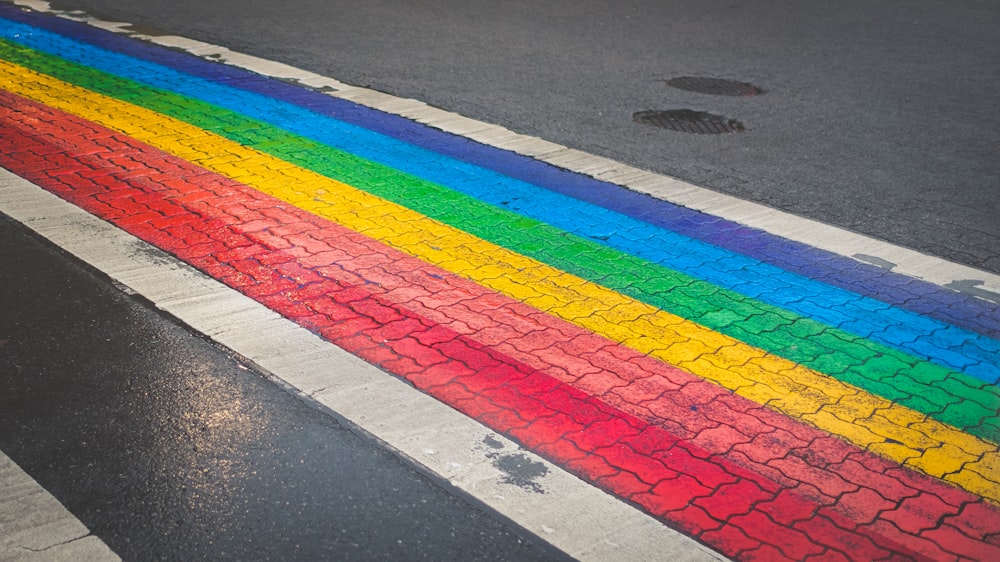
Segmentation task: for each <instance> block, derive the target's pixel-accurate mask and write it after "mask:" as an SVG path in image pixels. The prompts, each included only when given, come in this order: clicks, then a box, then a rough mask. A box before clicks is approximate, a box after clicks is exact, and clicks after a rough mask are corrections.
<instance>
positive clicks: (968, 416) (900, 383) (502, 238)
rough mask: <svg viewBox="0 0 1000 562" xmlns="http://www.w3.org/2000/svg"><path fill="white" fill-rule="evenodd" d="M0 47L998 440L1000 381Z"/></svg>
mask: <svg viewBox="0 0 1000 562" xmlns="http://www.w3.org/2000/svg"><path fill="white" fill-rule="evenodd" d="M0 56H3V57H4V58H5V59H7V60H9V61H11V62H14V63H16V64H20V65H22V66H25V67H28V68H32V69H33V70H36V71H39V72H43V73H46V74H49V75H51V76H53V77H56V78H59V79H60V80H64V81H66V82H69V83H72V84H75V85H77V86H80V87H84V88H87V89H90V90H92V91H95V92H98V93H101V94H104V95H107V96H109V97H113V98H116V99H120V100H122V101H126V102H128V103H132V104H134V105H138V106H141V107H144V108H146V109H149V110H152V111H156V112H158V113H161V114H163V115H168V116H170V117H173V118H176V119H179V120H182V121H185V122H187V123H190V124H192V125H195V126H197V127H200V128H203V129H205V130H207V131H211V132H213V133H215V134H218V135H220V136H223V137H225V138H228V139H230V140H232V141H235V142H238V143H240V144H243V145H246V146H249V147H252V148H255V149H257V150H261V151H262V152H266V153H268V154H270V155H272V156H275V157H277V158H281V159H283V160H286V161H288V162H290V163H292V164H295V165H298V166H301V167H303V168H306V169H309V170H312V171H314V172H317V173H319V174H322V175H325V176H327V177H330V178H333V179H337V180H339V181H343V182H345V183H347V184H349V185H352V186H354V187H356V188H358V189H362V190H365V191H367V192H369V193H372V194H374V195H376V196H379V197H382V198H384V199H387V200H390V201H393V202H395V203H397V204H401V205H404V206H406V207H409V208H411V209H413V210H414V211H417V212H419V213H422V214H424V215H426V216H428V217H431V218H434V219H436V220H439V221H441V222H444V223H446V224H448V225H450V226H453V227H455V228H459V229H462V230H464V231H466V232H468V233H470V234H473V235H475V236H478V237H480V238H482V239H484V240H488V241H490V242H493V243H495V244H498V245H501V246H504V247H506V248H509V249H511V250H513V251H516V252H519V253H521V254H524V255H526V256H530V257H532V258H534V259H537V260H539V261H542V262H544V263H546V264H548V265H550V266H553V267H557V268H560V269H563V270H564V271H567V272H569V273H572V274H574V275H577V276H579V277H582V278H585V279H588V280H591V281H594V282H596V283H599V284H601V285H603V286H605V287H608V288H610V289H613V290H616V291H619V292H621V293H622V294H625V295H628V296H630V297H632V298H635V299H637V300H641V301H643V302H646V303H647V304H650V305H653V306H656V307H659V308H661V309H663V310H666V311H668V312H671V313H673V314H676V315H678V316H681V317H684V318H686V319H689V320H691V321H693V322H696V323H698V324H701V325H702V326H705V327H708V328H711V329H713V330H716V331H719V332H721V333H723V334H726V335H728V336H730V337H734V338H737V339H739V340H741V341H744V342H745V343H747V344H749V345H752V346H754V347H758V348H760V349H763V350H765V351H768V352H770V353H773V354H775V355H778V356H781V357H785V358H787V359H790V360H792V361H795V362H798V363H800V364H802V365H804V366H806V367H809V368H811V369H814V370H817V371H819V372H822V373H824V374H827V375H830V376H834V377H836V378H838V379H839V380H842V381H844V382H846V383H849V384H852V385H855V386H858V387H859V388H863V389H865V390H866V391H868V392H872V393H874V394H878V395H880V396H882V397H884V398H886V399H889V400H893V401H896V402H897V403H899V404H901V405H904V406H906V407H908V408H912V409H914V410H917V411H920V412H923V413H925V414H927V415H929V416H931V417H933V418H935V419H937V420H939V421H941V422H944V423H948V424H951V425H953V426H956V427H959V428H961V429H963V430H965V431H967V432H969V433H971V434H973V435H976V436H978V437H981V438H984V439H989V440H991V441H994V442H996V441H1000V419H998V415H997V411H998V409H1000V389H998V388H997V387H993V386H991V385H988V384H984V383H982V381H979V380H977V379H975V378H973V377H970V376H967V375H964V374H962V373H957V372H954V371H950V370H948V369H945V368H943V367H939V366H937V365H934V364H933V363H930V362H927V361H923V360H920V359H918V358H916V357H913V356H910V355H908V354H905V353H903V352H900V351H897V350H894V349H892V348H889V347H887V346H882V345H879V344H877V343H874V342H871V341H869V340H866V339H864V338H860V337H858V336H854V335H852V334H849V333H847V332H844V331H842V330H837V329H836V328H833V327H830V326H827V325H825V324H822V323H819V322H816V321H814V320H812V319H809V318H806V317H802V316H799V315H796V314H793V313H791V312H788V311H785V310H782V309H780V308H778V307H774V306H771V305H767V304H764V303H761V302H759V301H756V300H754V299H749V298H746V297H744V296H742V295H740V294H738V293H735V292H733V291H729V290H725V289H722V288H719V287H717V286H715V285H712V284H710V283H707V282H704V281H701V280H698V279H695V278H693V277H690V276H687V275H684V274H681V273H679V272H676V271H674V270H671V269H668V268H664V267H662V266H660V265H657V264H653V263H651V262H648V261H646V260H643V259H640V258H637V257H635V256H632V255H630V254H627V253H624V252H621V251H618V250H614V249H612V248H608V247H605V246H603V245H600V244H597V243H595V242H593V241H590V240H587V239H584V238H581V237H578V236H575V235H572V234H569V233H567V232H565V231H562V230H560V229H557V228H555V227H552V226H550V225H548V224H545V223H542V222H539V221H537V220H534V219H529V218H525V217H522V216H520V215H518V214H516V213H513V212H510V211H506V210H503V209H500V208H497V207H494V206H492V205H489V204H486V203H484V202H482V201H479V200H477V199H475V198H472V197H469V196H466V195H464V194H461V193H458V192H456V191H453V190H450V189H448V188H446V187H444V186H440V185H437V184H433V183H430V182H427V181H423V180H420V179H418V178H414V177H412V176H409V175H406V174H403V173H401V172H399V171H397V170H395V169H392V168H388V167H385V166H382V165H379V164H376V163H373V162H371V161H368V160H364V159H362V158H359V157H357V156H354V155H352V154H350V153H346V152H343V151H339V150H336V149H333V148H331V147H328V146H326V145H322V144H320V143H317V142H315V141H311V140H309V139H306V138H303V137H301V136H298V135H294V134H291V133H288V132H287V131H284V130H282V129H280V128H277V127H274V126H271V125H268V124H265V123H262V122H259V121H256V120H253V119H250V118H247V117H245V116H243V115H240V114H238V113H234V112H232V111H228V110H225V109H222V108H219V107H217V106H213V105H210V104H207V103H205V102H202V101H199V100H195V99H192V98H188V97H183V96H180V95H177V94H174V93H171V92H167V91H164V90H159V89H156V88H152V87H148V86H143V85H141V84H138V83H136V82H133V81H131V80H127V79H124V78H120V77H117V76H113V75H109V74H105V73H103V72H100V71H97V70H94V69H92V68H89V67H85V66H81V65H76V64H74V63H71V62H68V61H65V60H63V59H59V58H57V57H52V56H50V55H46V54H44V53H41V52H38V51H34V50H32V49H29V48H26V47H22V46H19V45H14V44H11V43H9V42H6V41H3V42H0Z"/></svg>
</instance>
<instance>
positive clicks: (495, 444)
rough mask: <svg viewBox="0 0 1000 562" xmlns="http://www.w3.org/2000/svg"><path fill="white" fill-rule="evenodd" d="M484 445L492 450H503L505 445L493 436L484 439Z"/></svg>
mask: <svg viewBox="0 0 1000 562" xmlns="http://www.w3.org/2000/svg"><path fill="white" fill-rule="evenodd" d="M483 444H484V445H486V446H487V447H489V448H491V449H503V443H502V442H500V440H498V439H497V438H496V437H493V436H492V435H487V436H486V437H483Z"/></svg>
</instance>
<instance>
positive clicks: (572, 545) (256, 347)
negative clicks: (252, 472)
mask: <svg viewBox="0 0 1000 562" xmlns="http://www.w3.org/2000/svg"><path fill="white" fill-rule="evenodd" d="M0 212H2V213H4V214H6V215H8V216H10V217H11V218H13V219H15V220H17V221H18V222H20V223H22V224H24V225H25V226H27V227H28V228H29V229H31V230H33V231H34V232H36V233H38V234H39V235H41V236H42V237H44V238H46V239H48V240H50V241H51V242H53V243H55V244H56V245H58V246H60V247H61V248H63V249H64V250H66V251H67V252H69V253H70V254H72V255H74V256H76V257H77V258H79V259H81V260H82V261H84V262H86V263H88V264H89V265H91V266H92V267H94V268H96V269H98V270H99V271H101V272H103V273H104V274H106V275H107V276H109V277H110V278H111V279H112V280H114V281H115V282H116V283H119V284H121V285H122V286H123V287H125V288H126V289H127V290H129V291H134V292H135V293H136V294H138V295H140V296H142V297H143V298H145V299H147V300H149V301H150V302H151V303H153V305H154V306H156V307H157V308H158V309H160V310H162V311H164V312H165V313H167V314H169V315H171V316H173V317H175V318H177V319H178V320H179V321H181V322H183V323H184V324H186V325H187V326H189V327H190V328H191V329H193V330H196V331H198V332H199V333H202V334H204V335H205V336H206V337H208V338H210V339H212V340H213V341H215V342H217V343H218V344H219V345H222V346H223V347H226V348H228V349H229V350H231V351H232V352H233V353H235V354H236V355H239V356H241V357H243V358H246V359H247V360H248V361H250V362H252V363H254V364H255V365H256V366H258V367H259V368H260V369H261V370H262V371H263V372H264V373H265V374H266V375H267V376H270V377H272V378H273V379H274V380H276V382H278V383H279V384H281V385H283V386H286V387H287V388H288V389H289V390H290V391H291V392H293V393H294V394H297V395H299V396H300V397H302V398H304V399H306V400H311V401H315V402H316V403H318V404H320V405H322V406H323V407H325V408H328V409H329V410H330V411H331V413H332V414H333V415H335V416H337V417H340V418H341V419H343V420H345V421H346V422H348V423H349V424H351V425H353V426H355V427H357V428H358V429H360V430H361V431H362V432H364V433H367V434H369V435H370V436H372V437H373V438H375V439H376V440H378V441H380V442H382V443H383V444H385V445H386V446H387V447H388V448H390V449H392V450H394V451H396V452H397V453H399V454H400V455H401V456H403V457H405V458H407V459H409V460H410V461H412V462H414V463H415V464H417V465H418V466H420V467H421V468H422V469H423V470H426V471H429V472H430V473H432V474H434V475H437V476H438V477H440V478H443V479H445V480H446V481H448V482H450V483H451V484H452V485H453V486H455V487H456V488H457V489H459V490H461V491H463V492H465V493H468V494H469V495H471V496H472V497H474V498H476V499H477V500H478V501H480V502H482V503H483V504H485V505H487V506H489V507H490V508H492V509H495V510H496V511H497V512H499V513H500V514H501V515H503V516H504V517H506V518H508V519H510V520H511V521H513V522H514V523H515V524H517V525H520V526H521V527H523V528H524V529H526V530H527V531H528V532H530V533H532V534H534V535H536V536H537V537H539V538H540V539H541V540H543V541H545V542H547V543H549V544H551V545H552V546H553V547H555V548H557V549H559V550H561V551H563V552H565V553H566V554H568V555H570V556H572V557H574V558H577V559H579V560H609V559H616V560H623V561H625V560H636V561H640V560H651V559H656V558H660V557H664V556H665V557H669V558H671V559H673V560H676V561H677V562H682V561H689V560H690V561H695V560H699V561H700V560H726V558H725V557H723V556H721V555H719V554H718V553H715V552H714V551H712V550H711V549H709V548H708V547H706V546H704V545H701V544H700V543H698V542H696V541H695V540H693V539H691V538H689V537H687V536H685V535H683V534H681V533H679V532H677V531H675V530H673V529H671V528H669V527H667V526H665V525H664V524H663V523H661V522H660V521H658V520H656V519H654V518H652V517H650V516H648V515H646V514H645V513H643V512H641V511H640V510H638V509H636V508H635V507H632V506H631V505H628V504H626V503H624V502H622V501H621V500H619V499H617V498H615V497H614V496H611V495H610V494H607V493H606V492H604V491H601V490H599V489H597V488H596V487H594V486H592V485H590V484H588V483H586V482H584V481H582V480H580V479H579V478H577V477H576V476H573V475H571V474H570V473H568V472H566V471H564V470H563V469H561V468H559V467H558V466H556V465H554V464H552V463H550V462H548V461H546V460H545V459H542V458H541V457H538V456H537V455H534V454H533V453H531V452H529V451H526V450H523V449H521V448H520V447H519V446H518V445H517V444H516V443H514V442H513V441H510V440H508V439H506V438H505V437H503V436H501V435H498V434H496V433H494V432H493V431H492V430H490V429H489V428H487V427H485V426H483V425H482V424H480V423H479V422H477V421H475V420H473V419H471V418H468V417H466V416H465V415H463V414H461V413H459V412H458V411H456V410H453V409H452V408H450V407H448V406H447V405H445V404H443V403H441V402H438V401H437V400H435V399H434V398H432V397H430V396H427V395H425V394H423V393H421V392H420V391H418V390H416V389H414V388H413V387H411V386H410V385H408V384H406V383H405V382H403V381H401V380H399V379H397V378H395V377H393V376H392V375H389V374H387V373H386V372H384V371H382V370H380V369H378V368H377V367H375V366H373V365H371V364H368V363H366V362H364V361H363V360H361V359H359V358H358V357H355V356H354V355H352V354H350V353H348V352H346V351H344V350H342V349H340V348H338V347H336V346H334V345H333V344H331V343H329V342H326V341H324V340H322V339H321V338H319V337H318V336H316V335H315V334H312V333H311V332H309V331H308V330H306V329H304V328H301V327H299V326H297V325H296V324H294V323H293V322H292V321H290V320H288V319H285V318H283V317H281V316H280V315H278V314H277V313H275V312H273V311H271V310H269V309H268V308H266V307H265V306H263V305H261V304H259V303H257V302H256V301H254V300H253V299H251V298H249V297H246V296H244V295H242V294H241V293H239V292H237V291H235V290H233V289H230V288H228V287H226V286H225V285H223V284H222V283H220V282H218V281H215V280H214V279H211V278H210V277H208V276H206V275H204V274H202V273H200V272H198V271H197V270H195V269H194V268H192V267H191V266H189V265H187V264H185V263H183V262H181V261H179V260H177V259H176V258H173V257H172V256H170V255H168V254H166V253H164V252H162V251H160V250H159V249H157V248H154V247H153V246H151V245H149V244H147V243H146V242H143V241H142V240H139V239H138V238H135V237H134V236H132V235H130V234H128V233H126V232H125V231H123V230H121V229H119V228H117V227H115V226H113V225H111V224H109V223H106V222H104V221H102V220H101V219H99V218H97V217H95V216H93V215H90V214H89V213H87V212H86V211H83V210H82V209H80V208H78V207H76V206H75V205H72V204H71V203H68V202H66V201H63V200H62V199H59V198H58V197H56V196H55V195H53V194H51V193H49V192H48V191H45V190H44V189H42V188H41V187H39V186H37V185H35V184H33V183H31V182H29V181H27V180H25V179H23V178H21V177H19V176H16V175H14V174H13V173H11V172H9V171H7V170H6V169H3V168H0ZM515 456H516V457H517V458H519V459H521V458H526V459H528V461H529V462H530V463H532V466H535V465H534V463H538V465H540V466H544V470H536V471H534V472H535V473H536V476H535V477H533V478H532V480H531V483H530V484H531V485H530V486H526V485H524V482H523V478H517V477H516V476H518V475H512V474H511V473H509V472H505V471H504V470H503V467H504V465H503V464H502V463H499V462H497V459H498V458H502V457H515ZM542 473H544V474H542ZM512 476H514V477H513V478H512Z"/></svg>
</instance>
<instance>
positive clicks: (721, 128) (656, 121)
mask: <svg viewBox="0 0 1000 562" xmlns="http://www.w3.org/2000/svg"><path fill="white" fill-rule="evenodd" d="M632 120H633V121H635V122H636V123H642V124H643V125H652V126H654V127H659V128H661V129H669V130H672V131H680V132H683V133H694V134H700V135H722V134H727V133H739V132H742V131H743V130H744V129H745V127H744V126H743V123H741V122H739V121H737V120H736V119H729V118H728V117H724V116H722V115H714V114H712V113H706V112H704V111H694V110H692V109H668V110H659V109H649V110H645V111H637V112H635V113H633V114H632Z"/></svg>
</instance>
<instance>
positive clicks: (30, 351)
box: [0, 217, 564, 560]
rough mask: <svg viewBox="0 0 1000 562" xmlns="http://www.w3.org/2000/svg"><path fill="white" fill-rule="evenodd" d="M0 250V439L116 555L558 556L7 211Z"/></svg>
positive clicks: (234, 557) (284, 557) (226, 557)
mask: <svg viewBox="0 0 1000 562" xmlns="http://www.w3.org/2000/svg"><path fill="white" fill-rule="evenodd" d="M0 263H2V264H3V267H2V268H0V310H2V311H3V314H0V388H3V391H2V392H0V450H2V451H3V452H4V453H6V454H7V455H8V456H10V457H11V458H12V459H13V460H14V461H15V462H16V463H17V464H18V465H19V466H21V468H22V469H24V470H25V471H26V472H27V473H28V474H30V475H31V476H32V477H33V478H35V479H36V480H37V481H38V482H39V483H40V484H41V485H42V486H44V488H45V489H46V490H47V491H49V492H50V493H51V494H53V495H54V496H55V497H56V498H57V499H58V500H59V501H60V502H62V503H63V505H65V506H66V507H67V508H68V509H69V510H70V511H71V512H72V513H73V514H74V515H76V517H77V518H78V519H80V520H81V521H82V522H83V523H84V525H86V526H87V528H88V529H89V530H90V532H91V533H93V534H94V535H96V536H97V537H99V538H100V539H102V540H103V541H104V542H105V543H107V544H108V546H109V547H111V549H112V550H113V551H115V553H116V554H118V555H119V556H121V557H122V558H124V559H126V560H156V559H160V560H288V559H298V560H320V559H337V560H404V559H405V560H449V559H450V560H459V559H461V560H510V559H517V560H560V559H564V556H563V555H562V554H561V553H558V552H557V551H555V550H554V549H552V548H551V547H549V546H547V545H546V546H541V545H543V544H544V543H541V542H540V541H537V539H534V540H533V538H532V537H531V536H529V535H527V534H526V533H525V532H524V531H523V530H521V529H519V528H516V527H514V526H511V525H509V524H508V523H505V522H503V521H500V520H499V519H497V516H496V515H495V514H494V513H492V512H491V511H489V510H486V509H484V508H482V507H481V506H478V505H473V504H471V503H470V501H471V500H468V499H467V498H464V497H459V495H457V494H456V493H455V492H454V491H453V490H450V489H448V487H447V486H446V485H445V484H443V483H442V482H440V481H439V480H438V479H432V478H430V477H428V476H425V475H424V474H422V473H420V472H418V471H417V470H416V469H415V468H414V466H413V465H411V464H410V463H408V462H405V461H403V460H402V459H400V458H399V457H397V456H396V455H394V454H392V453H389V452H387V451H386V450H385V449H383V448H382V447H381V446H379V445H378V444H376V443H375V442H374V441H373V440H372V439H370V438H368V437H365V436H362V435H358V434H356V433H354V432H353V431H352V430H351V429H349V428H347V427H345V426H343V425H341V424H340V423H338V422H337V421H336V420H335V419H334V418H333V417H332V416H331V415H330V414H329V413H328V412H325V411H321V410H320V409H318V407H313V406H310V405H308V404H306V403H305V402H303V401H301V400H300V399H298V398H296V397H294V396H292V395H291V394H289V393H287V392H285V391H284V390H282V389H281V388H279V386H278V385H276V384H274V383H273V382H272V381H270V380H268V379H266V378H265V377H264V376H263V375H261V374H260V373H258V372H255V371H254V370H252V369H251V368H248V367H247V366H245V365H243V364H241V363H240V361H239V359H238V358H236V357H233V356H231V355H230V354H227V353H225V352H223V351H222V350H219V349H217V348H215V347H213V346H212V345H211V344H210V343H209V342H208V341H206V340H205V339H204V338H202V337H200V336H198V335H196V334H193V333H191V332H189V331H188V330H186V329H185V328H183V327H181V326H179V325H177V324H176V323H174V322H171V321H170V320H169V319H166V318H164V317H163V316H162V314H161V313H159V312H157V311H154V310H152V309H151V308H150V307H149V306H148V304H147V303H144V302H142V301H141V300H138V299H137V298H136V297H132V296H130V295H127V294H126V293H124V292H122V291H121V290H120V289H118V288H117V287H115V286H114V285H112V284H111V283H110V282H109V281H108V280H107V278H105V277H103V276H101V275H100V274H97V273H94V272H93V271H92V270H91V269H90V268H88V267H86V266H84V265H81V264H79V263H77V262H76V261H75V260H73V259H72V258H69V257H68V256H66V255H65V254H64V253H62V252H60V251H59V250H58V249H56V248H54V247H52V245H51V244H49V243H47V242H43V241H40V240H38V239H37V237H36V236H35V235H33V234H30V233H29V232H28V231H27V229H26V228H24V227H23V226H21V225H18V224H16V223H14V222H13V221H11V220H9V219H7V218H6V217H0ZM8 516H11V515H10V514H3V515H0V517H4V518H6V517H8ZM7 554H10V553H9V552H8V553H7Z"/></svg>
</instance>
